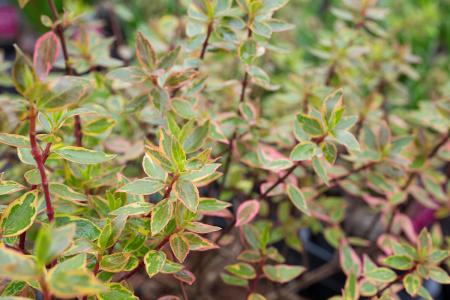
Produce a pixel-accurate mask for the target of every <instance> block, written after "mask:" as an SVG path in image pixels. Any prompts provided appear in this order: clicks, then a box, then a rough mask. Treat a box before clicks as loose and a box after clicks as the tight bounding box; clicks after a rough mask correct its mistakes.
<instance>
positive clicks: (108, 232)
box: [97, 219, 112, 249]
mask: <svg viewBox="0 0 450 300" xmlns="http://www.w3.org/2000/svg"><path fill="white" fill-rule="evenodd" d="M111 236H112V225H111V220H110V219H106V222H105V225H104V226H103V229H102V231H101V232H100V236H99V237H98V240H97V245H98V247H99V248H100V249H106V248H107V247H108V245H109V241H110V240H111Z"/></svg>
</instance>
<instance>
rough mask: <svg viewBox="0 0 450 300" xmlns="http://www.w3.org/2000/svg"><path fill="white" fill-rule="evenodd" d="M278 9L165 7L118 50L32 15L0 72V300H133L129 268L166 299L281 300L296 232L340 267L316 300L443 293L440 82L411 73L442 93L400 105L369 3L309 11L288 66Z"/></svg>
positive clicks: (397, 53) (383, 20) (382, 14)
mask: <svg viewBox="0 0 450 300" xmlns="http://www.w3.org/2000/svg"><path fill="white" fill-rule="evenodd" d="M28 2H30V3H28ZM288 2H289V0H237V1H232V0H214V1H213V0H195V1H181V2H180V3H179V6H177V7H178V8H177V9H176V15H175V16H172V15H171V16H168V15H165V16H162V17H161V18H160V19H158V20H153V21H152V22H149V24H146V25H142V26H140V29H141V30H139V31H137V32H136V33H133V35H132V40H133V41H130V45H133V46H128V45H126V44H125V42H126V41H124V39H123V36H122V34H121V33H120V32H117V31H116V32H115V35H116V36H115V41H114V39H112V38H106V37H104V36H103V35H102V34H100V33H98V32H97V31H96V30H95V26H96V22H95V21H93V20H92V19H91V18H90V17H86V16H84V15H83V14H82V12H83V9H84V8H85V6H83V5H81V4H80V6H79V7H76V6H75V5H74V4H68V6H67V8H68V10H65V12H64V14H62V13H61V14H59V13H58V9H57V7H56V6H55V5H54V3H53V1H49V4H50V7H49V8H48V9H49V10H50V11H51V16H46V15H43V16H42V18H41V21H42V24H43V25H44V26H45V27H47V29H48V31H47V32H45V33H44V34H42V35H41V37H40V38H39V39H38V40H37V41H36V44H35V48H34V52H33V55H32V57H33V58H32V59H31V58H30V57H29V56H28V55H27V54H25V53H24V52H23V51H22V50H21V49H20V47H19V46H16V58H15V61H14V63H12V64H11V66H10V65H9V63H3V62H2V61H0V70H1V71H2V72H4V73H5V74H1V75H0V79H1V81H0V83H1V84H2V85H11V86H13V87H14V88H15V90H16V91H17V94H5V95H4V96H3V95H2V97H1V98H0V103H2V107H1V108H0V116H1V117H2V118H1V122H2V123H1V124H0V126H1V127H0V128H1V130H2V132H1V133H0V143H1V144H2V146H1V147H2V148H1V150H2V151H4V152H3V154H4V157H5V165H4V166H3V165H2V164H3V161H2V164H0V167H1V169H2V170H3V171H4V173H1V174H0V201H1V202H0V203H1V206H0V278H2V279H4V280H5V287H4V289H3V292H2V297H0V298H3V297H4V298H5V299H9V298H8V297H10V296H18V297H19V296H21V297H36V295H37V294H38V293H40V294H42V295H43V298H44V299H45V300H49V299H55V298H61V299H71V298H76V297H78V298H83V299H88V298H89V299H137V297H136V296H135V295H134V291H133V287H132V284H133V281H132V280H131V279H132V276H133V275H135V274H136V273H138V272H142V273H146V277H147V279H148V280H149V281H154V282H155V283H157V282H158V281H156V280H155V278H154V277H158V276H166V277H165V278H170V280H169V281H170V282H177V283H179V286H180V290H179V291H178V290H177V289H178V288H174V286H173V285H170V284H169V285H168V286H170V288H171V289H172V290H173V293H174V294H180V295H181V297H183V298H184V299H187V298H188V296H189V295H194V298H197V296H198V295H199V294H198V293H200V292H198V290H197V291H196V290H194V287H195V286H200V287H201V286H202V285H204V284H205V282H208V281H217V280H216V279H217V278H220V279H221V281H222V282H223V284H226V285H230V286H237V287H238V294H239V295H245V297H246V298H247V299H253V300H254V299H272V298H275V297H277V296H278V297H282V296H283V297H287V295H288V294H289V293H292V292H293V291H294V292H295V291H296V288H295V284H297V283H300V284H310V283H308V280H310V279H308V278H314V276H315V273H314V272H315V270H311V269H310V267H309V266H308V265H307V264H302V265H300V263H299V262H298V260H297V261H293V260H292V259H290V258H289V256H287V255H285V254H286V253H287V251H293V252H294V253H296V256H302V257H307V255H306V251H307V247H306V245H305V240H304V239H303V235H301V234H300V232H310V233H312V234H314V235H319V236H323V237H324V238H325V240H326V241H327V243H328V244H329V245H330V247H332V248H334V249H335V252H336V257H339V259H333V260H331V261H330V262H328V265H329V266H331V267H333V266H334V267H336V266H337V265H338V266H339V267H340V269H341V270H342V272H343V273H344V274H345V276H346V281H345V284H343V286H342V292H341V294H340V295H336V296H334V297H333V298H332V299H345V300H351V299H359V298H360V297H368V298H371V299H397V298H398V297H399V296H398V295H399V293H400V292H401V291H403V290H405V291H406V292H407V293H408V294H409V295H411V297H415V296H420V297H422V298H424V299H432V296H431V295H430V293H429V292H428V290H427V289H426V286H425V282H426V281H427V280H433V281H435V282H437V283H440V284H449V283H450V277H449V275H448V272H447V270H448V268H449V267H450V258H449V254H450V252H449V250H450V248H449V247H450V240H449V238H448V237H447V236H445V235H444V234H443V233H442V229H441V227H440V226H441V225H440V224H441V223H440V220H441V219H444V218H446V217H447V216H448V215H449V212H450V205H449V204H450V202H449V199H450V181H449V174H448V169H449V161H450V155H449V153H450V151H449V150H450V148H449V147H450V142H449V132H450V131H449V129H450V102H449V95H450V94H449V93H448V92H449V91H448V73H446V72H445V69H444V70H441V69H439V65H437V66H432V65H427V69H432V68H435V70H436V72H442V74H443V75H441V77H440V80H441V81H442V82H444V83H442V85H439V86H433V87H432V88H427V87H426V85H427V84H426V83H424V87H423V89H422V90H421V91H418V90H417V88H416V87H414V86H416V85H417V82H421V81H420V80H421V79H420V80H419V78H420V76H423V75H424V74H423V72H424V71H423V70H421V71H417V70H416V65H418V66H419V67H420V57H418V56H415V55H414V54H413V52H412V51H411V46H410V45H408V44H407V43H405V42H404V39H405V38H404V35H406V34H405V33H399V32H398V26H399V25H398V23H396V24H397V26H393V25H392V24H390V23H389V22H393V21H391V19H390V18H391V17H388V13H389V12H388V8H389V7H388V6H381V5H380V4H379V3H377V1H369V0H355V1H350V0H343V1H335V2H337V3H333V4H332V5H331V7H322V8H321V10H324V11H323V12H321V13H323V14H327V18H331V20H332V21H331V22H329V21H324V22H323V24H321V25H320V26H319V27H318V28H316V29H315V32H314V35H315V37H314V43H310V44H308V45H302V44H301V43H300V46H299V45H296V44H295V43H292V44H293V45H291V48H293V49H291V50H292V51H291V53H292V54H287V53H286V52H288V49H287V47H286V45H287V44H289V43H290V42H292V35H293V33H292V32H295V30H302V28H301V24H300V26H299V28H297V29H295V30H294V25H293V24H291V23H289V22H288V21H285V19H286V20H289V19H290V18H291V15H290V13H289V7H293V8H295V7H297V6H298V5H303V1H292V2H289V3H288ZM305 2H306V1H305ZM171 3H172V2H171ZM19 4H20V6H21V7H27V5H28V6H29V5H32V4H33V1H19ZM324 4H327V5H329V4H330V2H329V1H324ZM334 4H336V5H334ZM175 5H176V4H175ZM304 5H307V4H304ZM308 5H309V4H308ZM392 7H393V8H394V9H398V8H397V6H394V5H392ZM114 8H116V9H117V13H118V14H119V17H120V18H121V19H123V20H125V21H126V20H127V19H126V18H127V14H126V11H127V10H126V9H125V8H124V6H123V5H122V4H117V6H116V7H113V8H109V11H110V13H114ZM70 9H73V10H72V11H71V10H70ZM407 9H410V8H409V6H408V8H407ZM181 10H183V11H186V14H180V11H181ZM113 17H115V18H117V16H113ZM128 17H130V16H128ZM310 17H311V16H310ZM130 18H131V17H130ZM293 21H295V20H293ZM394 21H396V22H400V21H399V20H397V19H394ZM130 22H131V21H130ZM296 23H297V22H296ZM394 23H395V22H394ZM330 24H331V25H330ZM149 25H150V26H149ZM391 25H392V26H391ZM394 25H395V24H394ZM127 26H129V24H128V25H126V26H125V27H126V30H130V28H128V27H127ZM411 35H412V36H413V38H412V39H414V38H416V36H415V35H414V32H411ZM309 38H311V37H309ZM311 40H312V39H311ZM413 46H415V47H416V48H418V49H422V50H423V48H421V46H420V43H419V42H417V43H416V44H414V45H413ZM297 48H300V50H299V49H297ZM131 49H134V50H131ZM413 49H414V47H413ZM112 50H114V51H112ZM420 51H421V50H419V52H420ZM131 53H132V54H131ZM2 60H3V59H2ZM9 69H11V71H10V73H6V72H9ZM61 70H64V74H62V72H61ZM430 72H431V71H430ZM8 74H9V75H8ZM425 75H426V74H425ZM442 77H443V79H442ZM416 92H417V93H419V94H420V95H426V96H427V97H430V99H429V100H428V99H426V100H424V101H422V102H420V103H419V105H418V107H416V108H414V109H406V108H405V107H404V106H403V104H405V103H407V102H408V101H409V100H412V103H413V104H414V103H416V101H417V95H416V94H415V93H416ZM3 116H5V117H3ZM2 156H3V155H2ZM356 210H360V211H363V213H364V216H365V219H366V220H367V219H372V220H373V221H372V222H371V223H370V224H363V222H361V220H354V219H353V216H352V214H353V212H354V211H356ZM420 210H424V211H429V212H432V216H431V217H429V218H428V219H427V222H428V223H427V224H426V225H427V226H423V225H422V224H420V222H419V221H418V220H419V219H420V217H421V216H420ZM418 211H419V212H418ZM355 223H356V225H355ZM352 226H353V227H354V226H358V227H360V228H359V230H356V231H355V230H351V229H349V228H350V227H352ZM366 227H367V228H366ZM282 249H284V250H283V251H282ZM218 251H221V252H222V253H227V252H229V253H227V254H228V255H223V256H221V255H218ZM231 252H234V253H235V254H236V255H234V256H230V253H231ZM236 252H238V253H236ZM217 261H218V262H219V263H218V264H217ZM337 261H339V263H338V262H337ZM214 263H215V264H214ZM217 265H219V266H220V268H217ZM211 266H213V267H212V268H211ZM204 270H206V271H204ZM211 274H212V275H211ZM211 278H212V279H211ZM266 282H272V283H273V285H268V284H264V285H263V283H266ZM288 282H290V283H291V284H292V286H294V290H291V289H292V287H289V285H286V284H285V283H288ZM186 285H188V286H191V285H192V286H193V287H189V288H186ZM274 295H275V296H274ZM160 296H161V298H160V299H178V296H171V295H166V296H164V295H160ZM11 299H15V298H11ZM18 299H19V298H18Z"/></svg>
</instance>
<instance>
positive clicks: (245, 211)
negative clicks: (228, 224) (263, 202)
mask: <svg viewBox="0 0 450 300" xmlns="http://www.w3.org/2000/svg"><path fill="white" fill-rule="evenodd" d="M259 207H260V205H259V201H258V200H248V201H245V202H244V203H242V204H241V205H239V208H238V210H237V217H236V226H242V225H245V224H248V223H250V222H251V221H252V220H253V219H254V218H255V217H256V215H257V214H258V212H259Z"/></svg>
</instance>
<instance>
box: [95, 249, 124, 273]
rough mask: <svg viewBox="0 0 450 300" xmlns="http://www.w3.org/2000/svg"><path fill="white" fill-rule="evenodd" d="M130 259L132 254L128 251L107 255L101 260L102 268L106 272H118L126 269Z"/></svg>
mask: <svg viewBox="0 0 450 300" xmlns="http://www.w3.org/2000/svg"><path fill="white" fill-rule="evenodd" d="M129 260H130V254H128V253H121V252H119V253H114V254H109V255H105V256H103V257H102V260H101V261H100V268H101V269H102V270H104V271H106V272H111V273H118V272H121V271H124V270H125V268H126V266H127V264H128V261H129Z"/></svg>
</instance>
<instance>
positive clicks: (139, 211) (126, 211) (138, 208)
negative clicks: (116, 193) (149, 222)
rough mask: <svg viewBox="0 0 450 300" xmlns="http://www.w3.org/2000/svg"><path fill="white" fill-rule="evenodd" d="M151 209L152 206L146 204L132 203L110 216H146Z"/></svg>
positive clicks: (116, 210)
mask: <svg viewBox="0 0 450 300" xmlns="http://www.w3.org/2000/svg"><path fill="white" fill-rule="evenodd" d="M152 208H153V204H151V203H148V202H133V203H130V204H127V205H125V206H122V207H119V208H118V209H115V210H113V211H112V212H110V214H111V215H115V216H118V215H126V216H139V215H148V214H149V213H150V212H151V211H152Z"/></svg>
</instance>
